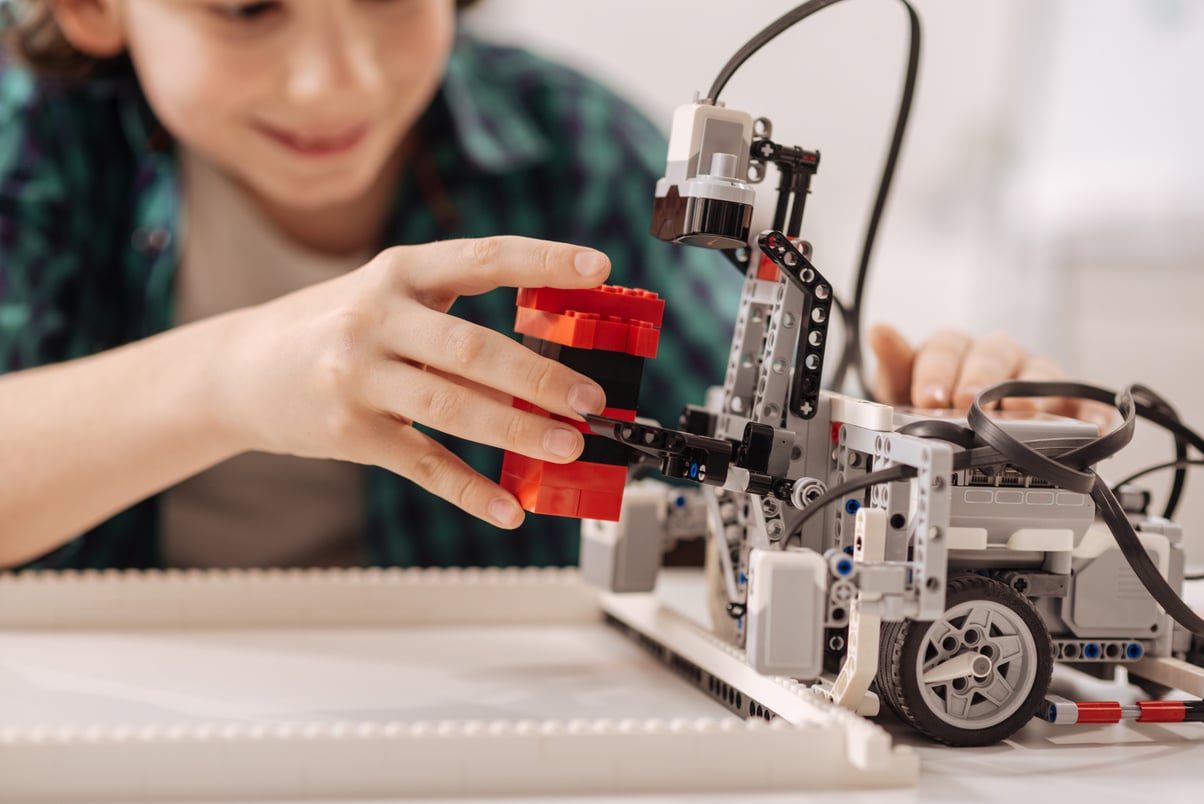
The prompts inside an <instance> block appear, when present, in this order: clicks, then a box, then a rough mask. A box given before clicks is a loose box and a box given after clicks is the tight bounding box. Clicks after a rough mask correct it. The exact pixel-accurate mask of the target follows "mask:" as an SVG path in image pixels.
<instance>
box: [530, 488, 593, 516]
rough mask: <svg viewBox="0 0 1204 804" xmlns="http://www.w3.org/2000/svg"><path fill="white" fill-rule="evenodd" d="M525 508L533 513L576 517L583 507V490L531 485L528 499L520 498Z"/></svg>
mask: <svg viewBox="0 0 1204 804" xmlns="http://www.w3.org/2000/svg"><path fill="white" fill-rule="evenodd" d="M519 502H520V503H522V506H523V508H525V509H526V510H528V511H530V512H531V513H533V514H550V515H552V516H568V517H574V518H576V517H577V516H578V514H577V511H578V509H579V508H580V507H581V492H579V491H577V490H576V489H561V488H556V487H555V486H539V487H538V488H535V487H531V488H530V489H529V490H528V492H527V495H526V500H523V499H522V498H521V497H520V498H519Z"/></svg>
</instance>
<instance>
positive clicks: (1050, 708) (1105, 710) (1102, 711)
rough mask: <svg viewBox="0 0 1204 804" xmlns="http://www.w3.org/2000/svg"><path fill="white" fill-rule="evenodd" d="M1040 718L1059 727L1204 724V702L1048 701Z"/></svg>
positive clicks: (1040, 713)
mask: <svg viewBox="0 0 1204 804" xmlns="http://www.w3.org/2000/svg"><path fill="white" fill-rule="evenodd" d="M1038 714H1039V715H1040V717H1041V718H1042V719H1044V720H1048V721H1049V722H1050V723H1056V724H1058V725H1059V726H1068V725H1073V724H1075V723H1119V722H1120V721H1122V720H1133V721H1136V722H1137V723H1202V722H1204V701H1138V702H1137V703H1135V704H1122V703H1120V702H1119V701H1080V702H1072V701H1062V700H1057V701H1055V700H1050V699H1048V698H1047V699H1046V700H1045V706H1044V707H1042V709H1041V711H1040V712H1038Z"/></svg>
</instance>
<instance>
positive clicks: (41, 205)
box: [0, 69, 76, 372]
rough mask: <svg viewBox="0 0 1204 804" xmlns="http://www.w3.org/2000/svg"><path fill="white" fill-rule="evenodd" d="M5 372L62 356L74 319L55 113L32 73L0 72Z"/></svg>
mask: <svg viewBox="0 0 1204 804" xmlns="http://www.w3.org/2000/svg"><path fill="white" fill-rule="evenodd" d="M0 121H2V122H0V371H5V372H7V371H15V370H18V369H22V368H28V367H31V366H37V365H41V364H42V363H46V362H50V361H52V360H54V359H56V358H59V357H60V356H61V355H62V354H63V352H64V351H65V344H64V340H65V339H66V338H67V328H68V323H69V321H70V318H71V310H70V307H71V306H72V304H71V301H70V296H71V293H70V290H71V282H72V279H73V278H74V276H75V274H76V262H75V260H74V259H73V258H72V255H71V252H70V249H68V248H64V245H65V244H66V243H67V242H68V241H69V239H70V220H71V209H70V207H69V204H68V191H67V186H66V178H65V176H64V172H63V169H62V167H61V164H60V163H59V161H58V160H57V159H56V157H57V154H56V153H55V150H54V149H55V144H56V138H54V137H52V136H47V135H48V133H49V131H51V130H52V129H53V127H54V123H55V121H54V119H53V111H52V110H50V109H47V108H46V107H45V106H44V105H43V104H41V103H40V97H39V96H38V95H37V94H35V93H34V91H33V85H32V82H31V81H30V79H29V76H28V75H26V74H25V73H23V72H20V71H18V70H13V69H5V70H3V71H2V72H0Z"/></svg>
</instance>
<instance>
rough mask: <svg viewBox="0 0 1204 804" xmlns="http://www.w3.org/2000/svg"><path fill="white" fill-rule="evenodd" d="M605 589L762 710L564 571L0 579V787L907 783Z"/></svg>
mask: <svg viewBox="0 0 1204 804" xmlns="http://www.w3.org/2000/svg"><path fill="white" fill-rule="evenodd" d="M618 603H619V604H623V605H627V607H628V609H630V610H629V611H627V613H626V614H625V615H624V614H622V612H619V611H618V609H617V608H616V609H614V610H615V611H616V612H617V613H618V616H621V617H624V618H625V619H627V620H628V621H631V620H632V619H640V618H643V619H642V621H641V622H640V623H638V625H639V627H640V628H641V630H644V631H646V632H647V633H650V634H652V635H653V636H654V637H655V638H656V639H657V641H658V642H662V643H664V644H666V645H669V646H670V647H668V648H667V649H668V650H672V651H673V652H674V653H676V654H678V655H680V656H690V657H693V658H692V659H691V661H692V663H693V664H695V665H696V666H698V665H700V664H701V665H702V666H705V667H707V668H708V670H707V672H708V673H711V674H713V675H714V676H715V677H716V678H727V679H728V681H727V683H729V684H731V685H732V687H733V689H736V688H739V689H742V690H743V692H742V694H743V695H745V696H752V698H753V699H755V700H757V701H759V702H761V704H762V705H765V706H767V707H770V708H771V709H772V711H773V712H775V713H777V714H778V715H779V718H778V719H777V720H775V722H773V723H766V722H764V721H763V720H758V719H752V720H747V721H746V720H741V719H739V718H737V717H735V716H733V715H731V714H729V713H727V712H725V711H724V710H723V709H722V708H721V707H720V706H719V705H718V704H716V703H714V702H713V701H711V700H709V699H708V698H706V697H705V696H703V695H700V694H698V692H697V691H696V690H694V689H692V688H691V686H690V685H689V684H686V683H683V682H682V681H681V679H679V678H678V677H676V676H675V675H673V674H671V673H668V672H666V671H664V670H663V669H662V668H660V667H659V666H658V665H657V664H656V663H655V662H654V661H653V660H652V659H650V658H649V657H648V656H646V655H645V654H644V653H642V652H641V651H640V650H639V648H637V647H636V646H635V645H634V644H633V643H631V642H630V641H628V640H626V639H624V638H623V637H622V636H621V635H620V634H619V633H618V632H617V631H615V630H613V629H611V628H609V627H607V626H605V625H604V624H603V613H602V609H601V608H600V606H599V602H598V598H597V596H596V595H595V594H594V593H593V592H592V591H591V590H589V589H587V588H585V587H584V586H582V585H581V584H580V583H579V582H578V581H577V578H576V574H575V573H574V572H571V571H560V570H551V571H528V570H506V571H491V570H484V571H441V572H440V571H393V570H386V571H376V570H363V571H361V570H349V571H344V570H321V571H296V572H292V571H290V572H256V571H245V572H172V571H168V572H154V573H145V574H140V573H82V574H75V573H66V574H62V575H53V574H43V575H22V576H0V780H2V782H0V786H2V789H0V797H3V798H5V799H19V800H39V799H40V800H91V801H98V800H168V799H173V798H174V799H179V798H189V799H194V800H195V799H205V798H211V799H227V798H242V799H265V798H280V799H283V798H318V797H328V798H344V797H346V798H351V797H357V798H364V797H390V796H402V795H406V796H413V795H434V796H449V795H460V796H472V795H484V794H488V795H522V794H532V793H543V794H552V793H555V794H572V793H621V792H631V791H642V792H650V793H655V792H691V791H698V792H703V791H705V792H712V793H713V792H719V791H725V790H726V791H751V790H794V789H803V788H815V787H827V788H836V787H840V788H844V787H862V788H866V787H884V786H896V787H897V786H902V785H910V784H914V782H915V779H916V774H917V769H918V761H917V759H916V756H915V753H914V752H913V751H911V750H910V749H908V748H892V747H891V746H890V741H889V738H887V737H886V735H885V732H883V731H882V730H881V729H879V728H878V727H877V726H875V725H873V724H871V723H869V722H866V721H863V720H860V719H858V718H856V717H855V716H853V715H851V714H849V713H846V712H843V711H841V710H837V709H833V708H832V707H831V706H830V705H827V704H825V703H823V702H821V701H818V699H817V698H816V697H815V696H813V695H812V694H811V693H810V692H809V691H807V690H805V689H803V688H801V687H798V685H792V684H791V683H789V682H787V683H785V684H783V683H779V682H776V681H774V680H770V679H765V678H763V677H760V676H757V675H755V674H752V673H751V672H750V671H748V669H747V668H746V667H743V666H742V665H740V664H739V662H738V660H737V659H736V657H734V656H733V655H732V654H731V652H730V651H729V650H728V649H727V648H726V647H724V646H722V645H721V644H719V643H716V642H714V641H713V640H710V638H709V636H708V635H707V634H705V633H704V632H702V631H701V630H699V629H697V627H696V626H693V625H691V624H690V623H688V622H686V621H684V620H680V618H675V616H674V615H671V614H667V613H664V612H663V611H662V610H660V609H659V608H657V607H656V606H655V605H653V604H652V603H651V602H650V601H647V600H637V599H631V600H623V601H618ZM610 605H611V603H609V602H608V606H610ZM698 651H702V653H699V652H698ZM743 674H748V677H744V675H743ZM742 703H743V701H742Z"/></svg>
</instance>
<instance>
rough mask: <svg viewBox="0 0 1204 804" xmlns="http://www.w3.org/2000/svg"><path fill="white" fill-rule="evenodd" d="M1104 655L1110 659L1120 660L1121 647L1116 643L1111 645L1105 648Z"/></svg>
mask: <svg viewBox="0 0 1204 804" xmlns="http://www.w3.org/2000/svg"><path fill="white" fill-rule="evenodd" d="M1104 655H1105V656H1107V657H1108V658H1109V659H1118V658H1120V645H1117V644H1116V643H1115V642H1111V643H1109V644H1108V645H1107V646H1105V647H1104Z"/></svg>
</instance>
